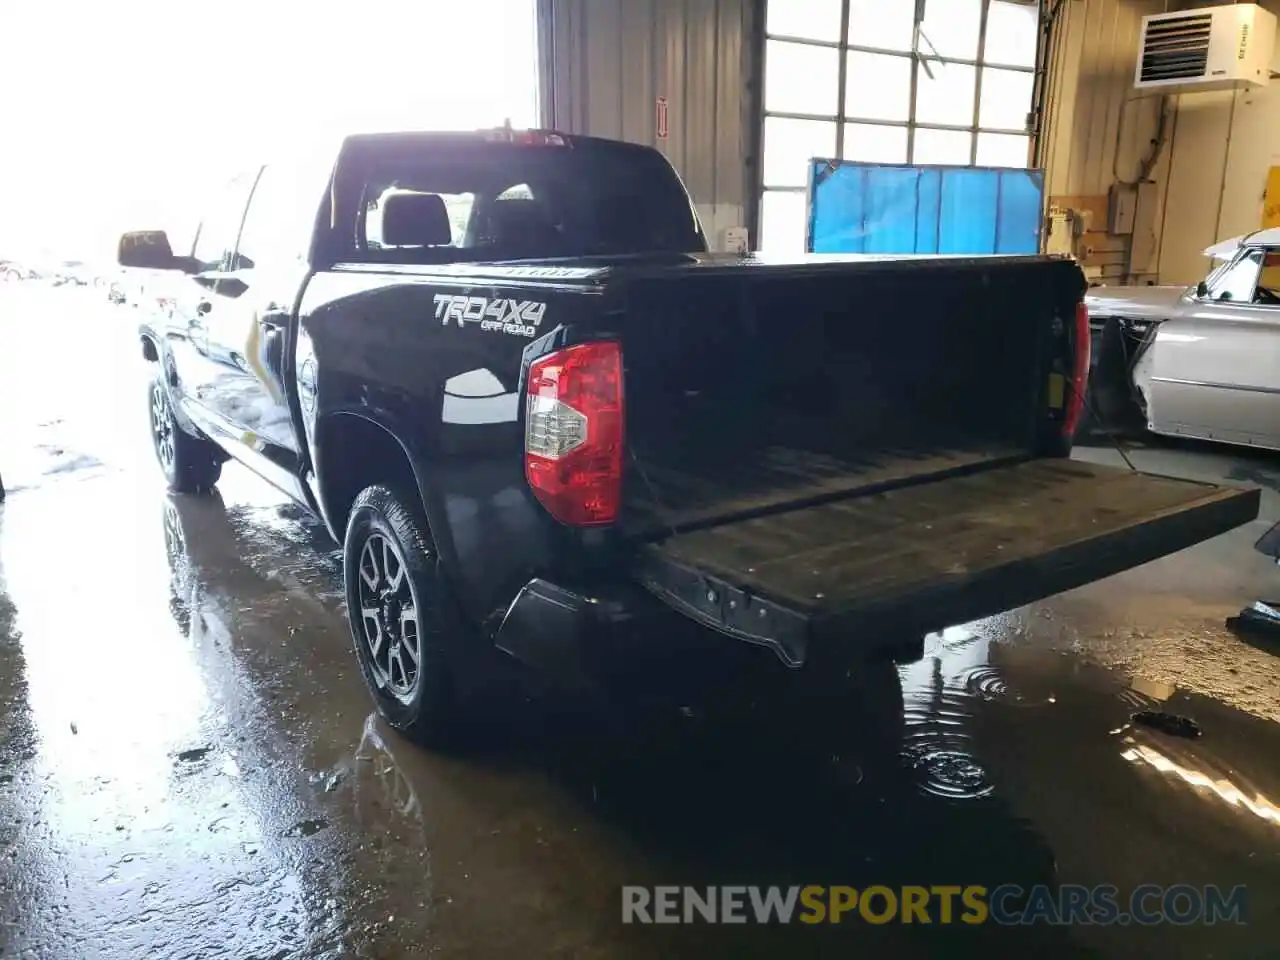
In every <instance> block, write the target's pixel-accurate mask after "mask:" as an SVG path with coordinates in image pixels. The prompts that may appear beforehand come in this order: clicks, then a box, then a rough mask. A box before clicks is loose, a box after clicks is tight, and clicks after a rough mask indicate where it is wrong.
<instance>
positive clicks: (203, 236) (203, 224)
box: [191, 171, 257, 273]
mask: <svg viewBox="0 0 1280 960" xmlns="http://www.w3.org/2000/svg"><path fill="white" fill-rule="evenodd" d="M256 172H257V171H254V173H256ZM252 187H253V176H252V175H251V174H242V175H241V176H238V177H236V178H235V179H234V180H232V181H231V182H230V183H228V184H226V185H224V186H223V187H222V188H221V189H219V190H217V191H215V192H214V196H213V199H212V200H211V201H210V203H209V204H208V206H207V207H206V208H205V215H204V217H203V218H202V219H201V221H200V227H199V230H198V231H197V233H196V243H195V249H194V250H192V254H191V255H192V257H194V258H195V260H196V262H197V264H198V269H199V272H200V273H214V272H219V271H224V270H229V269H231V258H232V256H233V254H234V253H235V249H236V239H237V238H238V236H239V234H240V224H241V222H242V221H243V220H244V207H245V204H246V203H248V201H249V191H250V189H252Z"/></svg>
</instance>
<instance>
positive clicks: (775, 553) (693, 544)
mask: <svg viewBox="0 0 1280 960" xmlns="http://www.w3.org/2000/svg"><path fill="white" fill-rule="evenodd" d="M1259 502H1260V492H1259V491H1258V490H1256V489H1254V490H1238V489H1232V488H1227V487H1219V486H1212V485H1209V484H1203V483H1194V482H1191V481H1187V480H1173V479H1169V478H1166V477H1156V476H1149V475H1146V474H1140V473H1134V472H1132V471H1129V470H1120V469H1116V468H1113V467H1102V466H1096V465H1093V464H1088V463H1081V462H1077V461H1071V460H1033V461H1028V462H1024V463H1019V464H1014V465H1011V466H1002V467H996V468H992V469H988V470H983V471H981V472H978V473H973V474H968V475H963V476H954V477H948V478H946V479H942V480H937V481H933V482H927V483H923V484H920V485H918V486H913V487H907V488H903V489H897V490H890V491H886V492H881V493H874V494H868V495H864V496H854V497H850V498H848V499H842V500H836V501H834V502H828V503H823V504H820V505H817V506H811V507H807V508H804V509H796V510H790V511H785V512H778V513H772V514H769V515H766V516H758V517H754V518H752V519H745V520H738V521H736V522H730V523H724V524H721V525H718V526H711V527H708V528H705V529H701V530H694V531H690V532H687V533H681V534H676V535H674V536H671V537H669V538H667V539H665V540H663V541H660V542H657V543H652V544H649V545H647V546H645V547H644V548H642V551H641V555H640V558H639V576H640V579H641V580H642V582H643V583H644V584H645V585H646V586H647V587H648V588H649V589H650V590H651V591H653V592H654V593H655V594H657V595H658V596H659V597H661V598H662V599H663V600H665V601H666V602H667V603H668V604H670V605H671V606H673V607H675V608H676V609H678V610H680V611H681V612H683V613H685V614H687V615H688V616H691V617H693V618H694V619H696V620H698V621H700V622H702V623H705V624H707V625H709V626H712V627H714V628H716V629H719V630H721V631H723V632H726V633H730V634H732V635H734V636H737V637H739V638H741V639H744V640H749V641H752V642H756V643H760V644H765V645H767V646H771V647H773V648H774V649H775V650H776V651H777V652H778V654H779V655H780V656H781V657H782V658H783V659H784V660H785V661H787V662H788V663H790V664H792V665H799V664H801V663H803V662H804V660H805V659H806V654H807V652H808V648H809V644H810V641H811V640H815V639H822V638H828V637H831V638H838V637H840V636H845V637H852V638H853V639H855V640H856V641H857V642H859V643H866V644H874V643H875V640H876V638H877V636H884V637H886V638H887V639H890V640H892V639H899V638H901V637H902V636H903V635H904V633H907V634H908V635H909V634H914V633H922V632H926V631H929V630H935V629H940V628H942V627H945V626H948V625H951V624H955V623H962V622H965V621H968V620H973V619H977V618H979V617H983V616H989V615H991V614H995V613H999V612H1001V611H1003V610H1008V609H1011V608H1013V607H1016V606H1020V605H1021V604H1024V603H1029V602H1031V601H1032V600H1037V599H1039V598H1041V597H1046V596H1050V595H1052V594H1055V593H1060V592H1061V591H1063V590H1068V589H1071V588H1073V587H1077V586H1080V585H1082V584H1085V583H1089V582H1091V581H1093V580H1097V579H1100V578H1102V577H1106V576H1110V575H1111V574H1114V573H1119V572H1120V571H1122V570H1126V569H1128V568H1130V567H1134V566H1137V565H1139V564H1142V563H1146V562H1148V561H1150V560H1154V559H1156V558H1158V557H1162V556H1164V555H1166V554H1169V553H1173V552H1175V551H1177V550H1181V549H1183V548H1184V547H1189V546H1191V545H1193V544H1195V543H1199V542H1200V541H1202V540H1207V539H1208V538H1210V537H1213V536H1216V535H1217V534H1219V533H1223V532H1224V531H1227V530H1230V529H1232V528H1233V527H1237V526H1240V525H1241V524H1244V523H1247V522H1249V521H1250V520H1253V519H1254V518H1255V517H1257V515H1258V508H1259ZM858 634H861V636H859V635H858Z"/></svg>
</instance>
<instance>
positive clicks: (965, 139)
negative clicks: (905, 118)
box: [911, 127, 973, 167]
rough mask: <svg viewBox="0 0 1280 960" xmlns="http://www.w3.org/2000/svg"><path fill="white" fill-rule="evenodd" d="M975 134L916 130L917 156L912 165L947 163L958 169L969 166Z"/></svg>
mask: <svg viewBox="0 0 1280 960" xmlns="http://www.w3.org/2000/svg"><path fill="white" fill-rule="evenodd" d="M972 144H973V134H971V133H968V132H967V131H964V130H930V129H928V128H927V127H919V128H917V129H916V143H915V156H914V157H912V158H911V162H912V163H945V164H949V165H951V166H956V167H967V166H968V165H969V152H970V149H971V147H972Z"/></svg>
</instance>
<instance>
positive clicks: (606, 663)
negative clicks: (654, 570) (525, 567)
mask: <svg viewBox="0 0 1280 960" xmlns="http://www.w3.org/2000/svg"><path fill="white" fill-rule="evenodd" d="M693 629H698V628H697V627H696V626H695V625H694V624H693V622H692V621H691V620H690V619H689V618H687V617H685V616H683V615H682V614H680V613H678V612H676V611H675V610H672V609H671V608H670V607H668V606H666V605H665V604H663V603H662V602H661V601H659V600H658V599H657V598H656V597H654V596H653V595H652V594H650V593H648V592H646V591H645V590H643V589H641V588H639V587H637V586H632V585H629V584H625V583H624V584H617V585H611V586H609V587H607V588H598V589H591V590H588V589H584V588H579V587H568V586H562V585H559V584H555V583H551V582H550V581H548V580H542V579H534V580H530V581H529V582H528V583H527V584H525V585H524V587H522V588H521V590H520V592H519V594H517V595H516V598H515V600H513V601H512V602H511V605H510V606H509V607H508V608H507V612H506V614H505V615H504V616H503V618H502V624H501V626H499V628H498V632H497V634H496V635H495V637H494V644H495V645H496V646H497V647H498V649H499V650H502V651H504V652H505V653H507V654H509V655H511V656H512V657H513V658H515V659H516V660H517V661H519V662H520V663H521V664H523V665H525V666H527V667H530V668H532V669H533V670H535V671H536V672H537V673H538V674H539V675H540V676H543V677H546V678H549V679H551V680H552V681H554V682H555V683H556V684H557V685H560V686H565V687H569V688H575V689H591V688H595V687H598V686H600V685H601V684H602V682H603V681H604V680H606V679H607V678H609V677H611V676H612V674H613V673H614V672H615V671H616V670H618V669H625V664H626V663H627V662H628V657H627V656H626V655H625V654H626V653H627V652H628V651H633V650H643V649H652V648H653V647H654V646H656V645H657V644H656V641H658V640H661V641H662V646H663V647H666V648H668V649H676V650H678V649H679V643H678V642H677V643H675V644H671V643H670V641H672V640H677V641H678V638H679V636H680V634H681V633H682V632H684V631H689V630H693Z"/></svg>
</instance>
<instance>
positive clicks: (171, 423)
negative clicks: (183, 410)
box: [148, 373, 225, 493]
mask: <svg viewBox="0 0 1280 960" xmlns="http://www.w3.org/2000/svg"><path fill="white" fill-rule="evenodd" d="M148 397H149V400H150V404H149V406H150V414H151V415H150V425H151V446H152V448H153V449H154V450H155V454H156V461H157V462H158V463H159V464H160V470H161V471H162V472H163V473H164V478H165V480H166V481H167V482H168V484H169V489H170V490H173V491H174V492H175V493H207V492H209V491H210V490H212V489H213V485H214V484H215V483H217V482H218V477H219V476H221V475H222V462H223V460H224V459H225V457H224V456H223V453H222V451H221V450H220V449H219V448H218V446H217V444H215V443H213V441H211V440H206V439H205V438H204V437H197V436H193V435H192V434H190V433H187V432H186V431H185V430H184V429H182V426H181V424H179V423H178V421H177V418H176V417H175V416H174V413H173V405H172V402H171V401H170V399H169V388H168V386H167V385H166V384H165V382H164V377H163V375H162V374H160V373H157V374H156V376H155V378H154V379H153V380H152V381H151V387H150V390H149V393H148Z"/></svg>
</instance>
